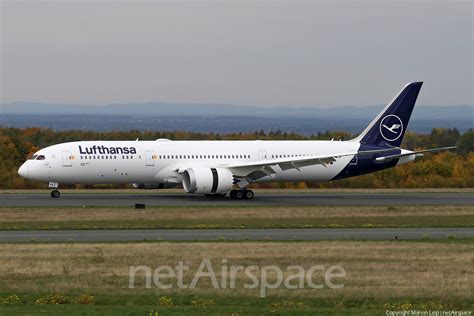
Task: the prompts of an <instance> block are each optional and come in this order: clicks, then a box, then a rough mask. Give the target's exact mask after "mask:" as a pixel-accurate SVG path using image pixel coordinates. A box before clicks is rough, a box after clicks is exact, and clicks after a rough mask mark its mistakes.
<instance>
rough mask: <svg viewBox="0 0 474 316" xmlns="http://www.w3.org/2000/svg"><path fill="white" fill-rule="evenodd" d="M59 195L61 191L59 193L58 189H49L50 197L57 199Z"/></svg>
mask: <svg viewBox="0 0 474 316" xmlns="http://www.w3.org/2000/svg"><path fill="white" fill-rule="evenodd" d="M60 196H61V193H59V191H58V190H53V191H51V197H52V198H55V199H57V198H59V197H60Z"/></svg>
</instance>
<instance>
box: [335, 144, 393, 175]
mask: <svg viewBox="0 0 474 316" xmlns="http://www.w3.org/2000/svg"><path fill="white" fill-rule="evenodd" d="M385 148H387V147H380V146H374V145H366V144H360V147H359V151H366V150H377V149H385ZM400 152H401V150H400V149H393V151H388V152H383V153H374V154H363V155H359V156H358V157H357V164H351V163H350V162H349V163H348V164H347V166H346V167H344V169H342V171H341V172H339V173H338V174H337V175H336V176H335V177H334V178H333V179H332V180H339V179H344V178H349V177H354V176H358V175H362V174H367V173H371V172H375V171H380V170H384V169H387V168H391V167H394V166H396V165H397V163H398V159H393V160H390V161H388V162H382V163H376V162H375V158H377V157H383V156H390V155H398V154H400Z"/></svg>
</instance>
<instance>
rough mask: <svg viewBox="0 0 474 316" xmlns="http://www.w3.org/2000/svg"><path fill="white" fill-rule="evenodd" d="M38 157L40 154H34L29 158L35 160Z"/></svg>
mask: <svg viewBox="0 0 474 316" xmlns="http://www.w3.org/2000/svg"><path fill="white" fill-rule="evenodd" d="M36 157H38V155H33V156H31V157H30V159H28V160H35V159H36Z"/></svg>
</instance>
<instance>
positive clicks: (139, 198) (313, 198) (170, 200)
mask: <svg viewBox="0 0 474 316" xmlns="http://www.w3.org/2000/svg"><path fill="white" fill-rule="evenodd" d="M135 203H142V204H146V205H147V206H208V205H221V206H233V205H249V206H274V205H279V206H305V205H322V206H341V205H342V206H345V205H351V206H357V205H358V206H375V205H386V206H390V205H474V194H472V193H470V192H461V193H416V192H414V193H294V194H288V193H282V194H278V193H275V194H274V193H272V194H270V193H258V192H256V194H255V198H254V199H252V200H231V199H230V198H228V197H225V198H216V197H205V196H200V195H190V194H185V193H182V194H179V193H178V194H170V193H160V194H140V193H137V194H130V193H126V194H121V193H110V194H79V193H63V194H62V195H61V197H60V198H59V199H53V198H51V197H50V196H49V194H48V193H44V194H0V206H133V205H134V204H135Z"/></svg>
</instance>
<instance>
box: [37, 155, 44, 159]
mask: <svg viewBox="0 0 474 316" xmlns="http://www.w3.org/2000/svg"><path fill="white" fill-rule="evenodd" d="M45 159H46V157H45V156H43V155H39V156H38V158H36V160H45Z"/></svg>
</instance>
